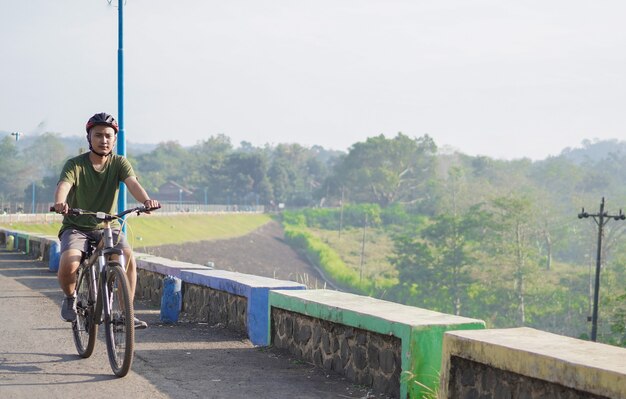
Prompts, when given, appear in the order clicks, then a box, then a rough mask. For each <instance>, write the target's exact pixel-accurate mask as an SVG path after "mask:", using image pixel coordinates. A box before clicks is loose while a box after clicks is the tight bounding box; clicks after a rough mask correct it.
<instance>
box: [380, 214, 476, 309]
mask: <svg viewBox="0 0 626 399" xmlns="http://www.w3.org/2000/svg"><path fill="white" fill-rule="evenodd" d="M485 217H486V214H485V213H484V212H483V211H482V210H481V209H480V206H475V207H472V208H470V209H469V210H468V211H467V212H465V213H463V214H461V215H459V216H455V215H440V216H437V217H436V218H435V219H434V220H433V223H432V224H430V225H429V226H428V227H426V228H424V229H423V230H422V231H421V233H420V234H419V235H415V234H403V235H399V236H396V237H395V238H394V254H393V256H392V257H391V263H392V264H393V265H394V266H395V267H396V269H397V270H398V273H399V280H400V282H401V284H402V285H404V286H405V287H406V286H409V287H413V291H414V292H416V293H418V295H419V296H420V302H422V303H423V304H428V305H429V306H430V307H431V308H433V309H439V310H442V311H447V312H453V313H454V314H456V315H459V314H461V311H462V305H463V303H464V302H465V301H467V299H468V296H467V290H468V287H469V286H470V284H471V283H472V281H473V279H472V276H471V274H470V269H471V267H472V266H473V265H475V264H476V260H477V258H476V256H475V254H476V247H477V242H479V241H480V236H481V232H482V226H483V225H484V219H485ZM416 237H418V238H416Z"/></svg>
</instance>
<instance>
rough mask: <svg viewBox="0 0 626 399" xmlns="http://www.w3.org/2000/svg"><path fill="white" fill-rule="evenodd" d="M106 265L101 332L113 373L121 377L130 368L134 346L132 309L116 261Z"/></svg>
mask: <svg viewBox="0 0 626 399" xmlns="http://www.w3.org/2000/svg"><path fill="white" fill-rule="evenodd" d="M107 267H108V272H107V291H108V296H109V298H107V299H108V301H109V304H110V307H109V311H110V314H105V316H104V331H105V334H104V335H105V340H106V344H107V353H108V355H109V363H110V364H111V369H112V370H113V374H115V375H116V376H118V377H124V376H125V375H126V374H128V371H129V370H130V366H131V364H132V362H133V354H134V350H135V322H134V311H133V306H132V302H131V298H130V291H129V287H128V280H127V279H126V274H125V273H124V269H122V266H120V265H119V263H116V262H110V263H109V265H108V266H107Z"/></svg>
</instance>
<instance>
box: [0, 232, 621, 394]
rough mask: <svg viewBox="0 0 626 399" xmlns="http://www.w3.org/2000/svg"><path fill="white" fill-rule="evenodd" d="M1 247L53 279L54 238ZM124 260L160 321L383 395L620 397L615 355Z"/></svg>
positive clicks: (188, 268) (373, 304)
mask: <svg viewBox="0 0 626 399" xmlns="http://www.w3.org/2000/svg"><path fill="white" fill-rule="evenodd" d="M8 241H12V244H15V246H14V247H15V248H17V249H18V250H20V251H23V252H25V253H28V254H29V255H31V256H34V257H38V258H40V259H43V260H48V262H49V269H50V270H51V271H56V270H57V269H58V240H57V239H56V238H54V237H43V236H36V235H31V234H28V233H23V232H15V231H8V230H3V229H1V228H0V245H6V243H7V242H8ZM136 257H137V264H138V267H139V270H138V283H137V296H138V297H143V298H145V299H148V300H151V301H152V302H154V303H155V304H156V305H157V306H160V307H161V315H162V319H163V318H164V315H166V313H167V312H166V311H171V309H169V308H172V302H176V301H178V303H177V304H175V306H174V308H175V309H174V312H175V313H176V312H182V313H181V315H182V316H183V317H186V318H187V319H188V320H201V321H205V322H208V323H210V324H212V325H213V324H220V325H223V326H225V327H228V328H232V329H235V330H238V331H242V332H244V333H246V334H247V335H248V337H249V338H250V340H251V342H252V343H254V344H255V345H274V346H276V347H279V348H285V349H287V350H289V351H290V352H291V353H293V354H295V355H296V356H298V357H300V358H302V359H303V360H305V361H308V362H311V363H313V364H315V365H317V366H318V367H321V368H324V369H326V370H333V371H335V372H338V373H341V374H343V375H344V376H346V378H347V379H349V380H351V381H353V382H355V383H358V384H362V385H367V386H370V387H373V388H374V390H375V391H377V392H383V393H387V394H388V395H390V396H394V397H401V398H405V397H411V398H422V397H429V398H433V397H436V396H438V397H449V398H469V397H492V398H500V397H520V398H521V397H529V398H533V397H551V398H622V399H626V362H624V359H626V349H623V348H617V347H613V346H608V345H602V344H596V343H589V342H586V341H582V340H577V339H573V338H568V337H563V336H558V335H554V334H549V333H545V332H541V331H537V330H532V329H528V328H520V329H510V330H489V329H484V323H483V322H482V321H480V320H475V319H467V318H463V317H457V316H451V315H445V314H441V313H437V312H432V311H428V310H424V309H419V308H414V307H410V306H404V305H400V304H396V303H392V302H387V301H381V300H376V299H373V298H368V297H363V296H358V295H352V294H346V293H341V292H336V291H329V290H305V287H304V286H303V285H301V284H298V283H294V282H290V281H280V280H274V279H268V278H262V277H257V276H251V275H246V274H241V273H234V272H227V271H222V270H213V269H211V268H209V267H205V266H200V265H194V264H189V263H184V262H177V261H173V260H169V259H165V258H159V257H155V256H150V255H144V254H139V253H136ZM55 263H56V265H55ZM171 281H177V282H178V284H175V285H174V286H175V287H177V288H174V294H175V295H174V296H175V298H176V300H171V298H169V297H170V296H172V289H171V285H168V283H169V282H171ZM168 287H170V288H168ZM176 295H177V296H176ZM168 309H169V310H168ZM177 316H178V314H176V317H177ZM453 330H454V331H453Z"/></svg>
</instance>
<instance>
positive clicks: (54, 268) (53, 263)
mask: <svg viewBox="0 0 626 399" xmlns="http://www.w3.org/2000/svg"><path fill="white" fill-rule="evenodd" d="M60 259H61V248H60V245H59V243H58V242H56V241H52V242H50V249H49V250H48V270H50V271H51V272H55V273H56V272H58V271H59V261H60Z"/></svg>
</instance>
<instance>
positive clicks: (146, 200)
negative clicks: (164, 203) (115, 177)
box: [124, 176, 160, 208]
mask: <svg viewBox="0 0 626 399" xmlns="http://www.w3.org/2000/svg"><path fill="white" fill-rule="evenodd" d="M124 184H126V187H127V188H128V191H130V193H131V194H132V196H133V197H135V199H136V200H137V202H139V203H142V204H143V205H144V206H145V207H146V208H159V207H160V204H159V201H156V200H152V199H150V197H149V196H148V193H146V190H144V189H143V187H142V186H141V184H139V181H138V180H137V178H136V177H135V176H129V177H127V178H126V180H124Z"/></svg>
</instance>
